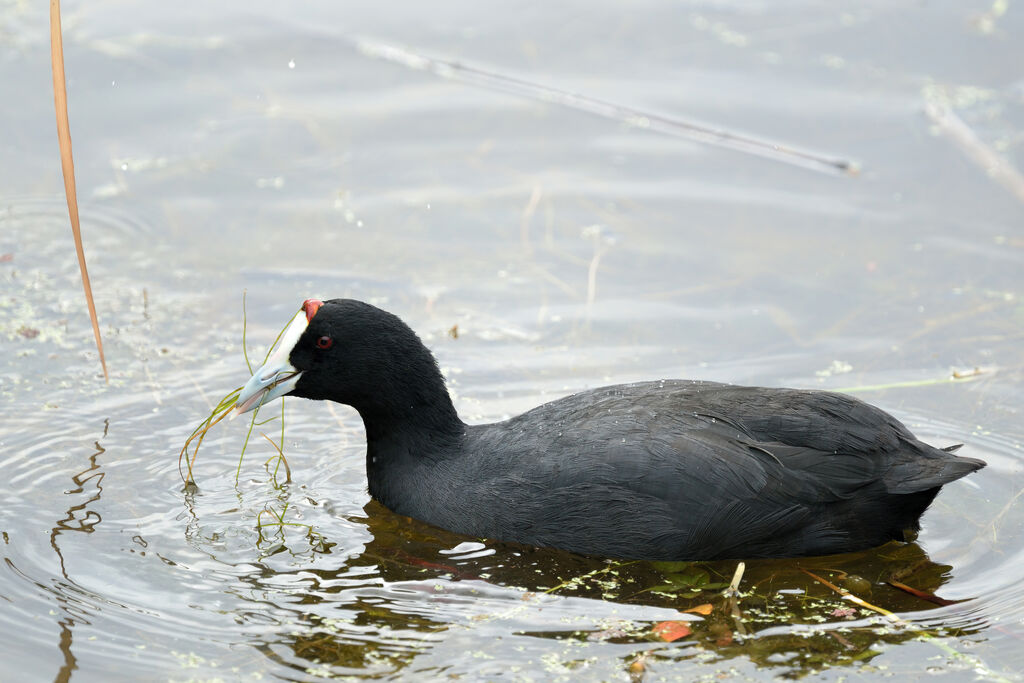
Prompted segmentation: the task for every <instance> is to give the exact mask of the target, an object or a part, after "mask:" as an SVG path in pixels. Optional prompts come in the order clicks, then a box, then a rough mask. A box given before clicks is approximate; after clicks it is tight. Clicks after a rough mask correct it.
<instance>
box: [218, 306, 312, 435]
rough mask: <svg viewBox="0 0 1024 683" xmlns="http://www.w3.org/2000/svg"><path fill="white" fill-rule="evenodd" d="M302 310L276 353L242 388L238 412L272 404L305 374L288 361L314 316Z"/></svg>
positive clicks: (285, 332) (239, 413) (282, 335)
mask: <svg viewBox="0 0 1024 683" xmlns="http://www.w3.org/2000/svg"><path fill="white" fill-rule="evenodd" d="M303 312H304V311H303V310H300V311H299V312H298V313H296V314H295V317H294V318H292V321H291V322H290V323H288V327H286V328H285V330H284V332H283V333H281V337H280V340H279V341H278V343H277V346H275V347H274V349H273V352H272V353H271V354H270V356H268V357H267V362H265V363H264V364H263V366H262V367H260V368H259V369H258V370H256V372H254V373H252V377H250V378H249V381H248V382H246V383H245V386H244V387H242V393H240V394H239V395H238V400H236V401H235V415H241V414H242V413H247V412H249V411H250V410H252V409H253V408H258V407H259V406H261V405H263V404H265V403H270V402H271V401H273V400H274V399H277V398H280V397H282V396H284V395H285V394H287V393H288V392H289V391H291V390H292V389H294V388H295V385H296V384H297V383H298V381H299V377H301V376H302V373H301V372H299V371H298V370H296V369H295V368H294V367H293V366H292V364H291V363H289V362H288V356H289V355H291V352H292V349H293V348H295V345H296V344H297V343H298V341H299V337H301V336H302V333H303V332H305V331H306V327H307V326H308V325H309V320H310V319H311V318H312V316H308V317H307V315H303Z"/></svg>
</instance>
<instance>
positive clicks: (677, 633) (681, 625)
mask: <svg viewBox="0 0 1024 683" xmlns="http://www.w3.org/2000/svg"><path fill="white" fill-rule="evenodd" d="M652 632H653V633H654V635H656V636H658V637H659V638H661V639H662V640H664V641H665V642H666V643H671V642H674V641H676V640H679V639H680V638H685V637H686V636H688V635H690V634H691V633H693V631H691V630H690V626H689V625H688V624H687V623H686V622H685V621H663V622H661V623H659V624H655V625H654V628H653V629H652Z"/></svg>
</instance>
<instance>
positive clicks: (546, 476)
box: [237, 299, 985, 560]
mask: <svg viewBox="0 0 1024 683" xmlns="http://www.w3.org/2000/svg"><path fill="white" fill-rule="evenodd" d="M302 312H304V313H305V315H304V316H303V315H301V313H302ZM284 395H289V396H300V397H303V398H309V399H314V400H328V401H335V402H338V403H344V404H347V405H350V406H352V407H353V408H355V409H356V410H357V411H358V412H359V414H360V415H361V416H362V419H363V424H364V426H365V429H366V440H367V448H366V471H367V477H368V480H369V491H370V495H372V496H373V497H374V498H376V499H377V500H379V501H380V502H381V503H383V504H384V505H385V506H387V507H388V508H390V509H391V510H393V511H395V512H397V513H400V514H402V515H408V516H409V517H414V518H416V519H419V520H421V521H424V522H428V523H430V524H434V525H436V526H439V527H443V528H445V529H448V530H450V531H455V532H459V533H462V534H467V535H471V536H476V537H482V538H489V539H495V540H501V541H516V542H519V543H525V544H529V545H534V546H544V547H553V548H561V549H564V550H570V551H575V552H579V553H584V554H589V555H599V556H604V557H615V558H642V559H661V560H695V559H699V560H710V559H717V558H722V559H724V558H750V557H790V556H801V555H824V554H831V553H842V552H848V551H854V550H860V549H864V548H868V547H872V546H876V545H879V544H881V543H884V542H886V541H889V540H892V539H896V540H903V538H904V533H905V532H906V531H907V530H912V531H916V530H918V529H919V528H920V517H921V515H922V514H923V513H924V511H925V509H926V508H927V507H928V505H929V504H930V503H931V502H932V500H933V499H934V498H935V496H936V494H937V493H938V492H939V489H940V488H941V487H942V486H943V485H944V484H948V483H949V482H951V481H954V480H956V479H959V478H960V477H963V476H965V475H967V474H969V473H971V472H973V471H975V470H978V469H980V468H982V467H984V466H985V463H984V462H982V461H981V460H976V459H974V458H966V457H958V456H956V455H954V454H953V451H955V450H956V448H958V447H957V446H952V447H949V448H945V449H939V448H934V447H932V446H929V445H928V444H925V443H922V442H921V441H919V440H918V439H917V438H915V437H914V435H913V434H911V433H910V431H909V430H908V429H907V428H906V427H905V426H903V425H902V424H901V423H900V422H899V421H898V420H896V419H895V418H894V417H892V416H891V415H889V414H888V413H885V412H883V411H882V410H879V409H878V408H875V407H873V406H871V405H868V404H867V403H864V402H863V401H860V400H858V399H856V398H853V397H851V396H847V395H844V394H837V393H830V392H826V391H807V390H799V389H769V388H761V387H742V386H733V385H729V384H718V383H714V382H702V381H689V380H665V381H655V382H639V383H635V384H619V385H615V386H608V387H602V388H599V389H593V390H590V391H583V392H580V393H578V394H573V395H571V396H566V397H565V398H561V399H558V400H556V401H552V402H551V403H546V404H544V405H542V406H539V407H537V408H534V409H533V410H530V411H527V412H525V413H523V414H522V415H519V416H518V417H514V418H512V419H509V420H506V421H504V422H497V423H494V424H482V425H467V424H465V423H464V422H462V420H460V419H459V416H458V414H457V413H456V411H455V408H454V406H453V405H452V401H451V398H450V397H449V395H448V391H447V389H446V388H445V383H444V380H443V378H442V376H441V373H440V371H439V369H438V366H437V362H436V361H435V360H434V357H433V356H432V355H431V353H430V351H429V350H427V348H426V347H425V346H424V345H423V343H422V342H421V341H420V339H419V338H418V337H417V336H416V334H415V333H414V332H413V331H412V330H411V329H410V328H409V327H408V326H407V325H406V324H405V323H403V322H402V321H401V320H400V319H399V318H397V317H396V316H394V315H392V314H390V313H387V312H385V311H382V310H380V309H379V308H376V307H374V306H371V305H369V304H366V303H363V302H361V301H354V300H348V299H332V300H329V301H325V302H321V301H318V300H315V299H309V300H307V301H306V302H305V303H304V304H303V308H302V311H300V314H297V315H296V318H295V319H294V320H293V321H292V323H291V325H290V326H289V328H288V329H287V330H286V332H285V333H284V335H283V336H282V339H281V342H280V344H279V345H278V347H277V350H276V351H275V352H274V353H273V354H272V355H271V357H270V358H269V359H268V360H267V362H266V363H265V364H264V366H263V367H261V368H260V369H259V370H257V371H256V372H255V373H254V375H253V376H252V378H251V379H250V380H249V382H248V383H247V384H246V386H245V388H244V389H243V391H242V394H241V395H240V397H239V399H238V403H237V409H238V411H239V412H246V411H248V410H252V409H253V408H254V407H256V406H257V405H262V404H264V403H266V402H268V401H271V400H273V399H275V398H278V397H280V396H284Z"/></svg>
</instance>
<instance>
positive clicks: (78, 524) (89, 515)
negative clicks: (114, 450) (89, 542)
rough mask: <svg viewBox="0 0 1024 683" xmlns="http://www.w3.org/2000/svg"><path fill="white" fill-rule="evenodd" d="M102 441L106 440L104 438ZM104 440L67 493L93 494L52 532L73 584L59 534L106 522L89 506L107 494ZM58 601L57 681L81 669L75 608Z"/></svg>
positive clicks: (59, 597)
mask: <svg viewBox="0 0 1024 683" xmlns="http://www.w3.org/2000/svg"><path fill="white" fill-rule="evenodd" d="M109 427H110V423H109V421H104V423H103V436H104V437H105V436H106V435H107V429H109ZM100 440H102V437H101V438H100ZM100 440H97V441H96V442H95V444H94V445H95V446H96V451H95V452H94V453H92V454H91V455H90V456H89V467H88V468H87V469H84V470H82V471H81V472H79V473H78V474H76V475H74V476H73V477H71V481H72V482H74V484H75V486H77V488H74V489H71V490H68V491H65V492H64V493H65V494H66V495H76V494H84V493H86V489H87V488H88V489H89V493H90V494H91V495H90V497H89V498H88V499H86V500H85V502H83V503H79V504H77V505H72V506H71V507H69V508H68V509H67V515H66V516H65V517H64V519H61V520H58V521H57V526H55V527H53V529H52V530H51V531H50V547H51V548H53V551H54V552H55V553H57V557H59V558H60V573H61V575H62V576H63V577H64V579H65V580H66V581H68V582H71V583H74V582H73V580H72V579H71V577H70V576H68V570H67V567H66V566H65V565H64V555H63V553H61V550H60V543H59V537H60V535H61V534H62V533H65V532H80V533H85V534H91V533H92V532H94V531H95V530H96V525H98V524H99V523H100V522H102V521H103V518H102V517H100V514H99V513H98V512H96V511H95V510H90V509H89V505H90V504H92V503H95V502H96V501H98V500H99V499H100V495H102V493H103V486H101V484H102V482H103V470H102V469H100V463H98V462H97V458H99V456H101V455H103V454H104V453H105V452H106V449H104V448H103V446H101V445H100ZM57 604H58V605H59V606H60V608H61V611H62V612H63V613H64V616H63V618H62V619H61V620H60V621H58V622H57V624H58V625H59V626H60V652H61V654H62V655H64V665H63V666H61V668H60V671H58V672H57V675H56V677H55V678H54V680H56V681H67V680H70V679H71V672H72V671H74V670H75V669H77V668H78V663H77V660H76V658H75V655H74V654H73V653H72V651H71V643H72V638H73V630H74V626H75V616H74V613H73V612H72V610H71V609H69V606H68V602H67V598H66V597H65V596H64V595H63V594H58V595H57Z"/></svg>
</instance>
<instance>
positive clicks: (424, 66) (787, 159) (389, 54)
mask: <svg viewBox="0 0 1024 683" xmlns="http://www.w3.org/2000/svg"><path fill="white" fill-rule="evenodd" d="M355 47H356V49H357V50H359V51H360V52H362V53H363V54H365V55H367V56H368V57H374V58H376V59H383V60H385V61H389V62H393V63H395V64H401V65H403V66H406V67H408V68H410V69H418V70H422V71H430V72H432V73H434V74H436V75H437V76H440V77H441V78H447V79H451V80H458V81H463V82H465V83H470V84H472V85H479V86H481V87H485V88H490V89H492V90H500V91H502V92H506V93H509V94H512V95H519V96H521V97H526V98H528V99H531V100H536V101H539V102H553V103H555V104H559V105H562V106H563V107H568V108H570V109H576V110H578V111H584V112H587V113H588V114H594V115H596V116H602V117H604V118H608V119H612V120H614V121H619V122H621V123H625V124H627V125H631V126H635V127H637V128H643V129H647V130H652V131H656V132H659V133H665V134H668V135H674V136H676V137H681V138H686V139H688V140H694V141H697V142H702V143H705V144H708V145H714V146H716V147H724V148H727V149H732V150H735V151H738V152H744V153H746V154H753V155H756V156H759V157H763V158H767V159H771V160H773V161H778V162H782V163H787V164H791V165H793V166H799V167H801V168H807V169H810V170H813V171H820V172H826V173H836V174H842V175H856V174H857V173H859V167H858V165H857V164H856V163H854V162H852V161H849V160H847V159H839V158H835V157H829V156H826V155H824V154H819V153H817V152H810V151H805V150H800V149H797V148H795V147H791V146H789V145H783V144H780V143H777V142H771V141H769V140H761V139H759V138H755V137H752V136H749V135H743V134H741V133H736V132H733V131H730V130H726V129H724V128H716V127H712V126H708V125H704V124H701V123H696V122H693V121H685V120H682V119H676V118H671V117H668V116H663V115H660V114H653V113H651V112H646V111H642V110H640V109H636V108H634V107H628V106H625V105H621V104H616V103H614V102H608V101H606V100H601V99H598V98H596V97H590V96H588V95H583V94H581V93H576V92H569V91H568V90H561V89H559V88H554V87H551V86H548V85H541V84H539V83H533V82H530V81H527V80H524V79H521V78H515V77H513V76H506V75H504V74H501V73H497V72H495V71H490V70H487V69H483V68H480V67H477V66H472V65H469V64H466V63H463V62H453V61H448V60H445V59H437V58H434V57H427V56H425V55H422V54H419V53H416V52H412V51H410V50H407V49H405V48H402V47H399V46H397V45H390V44H388V43H383V42H380V41H377V40H371V39H369V38H355Z"/></svg>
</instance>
